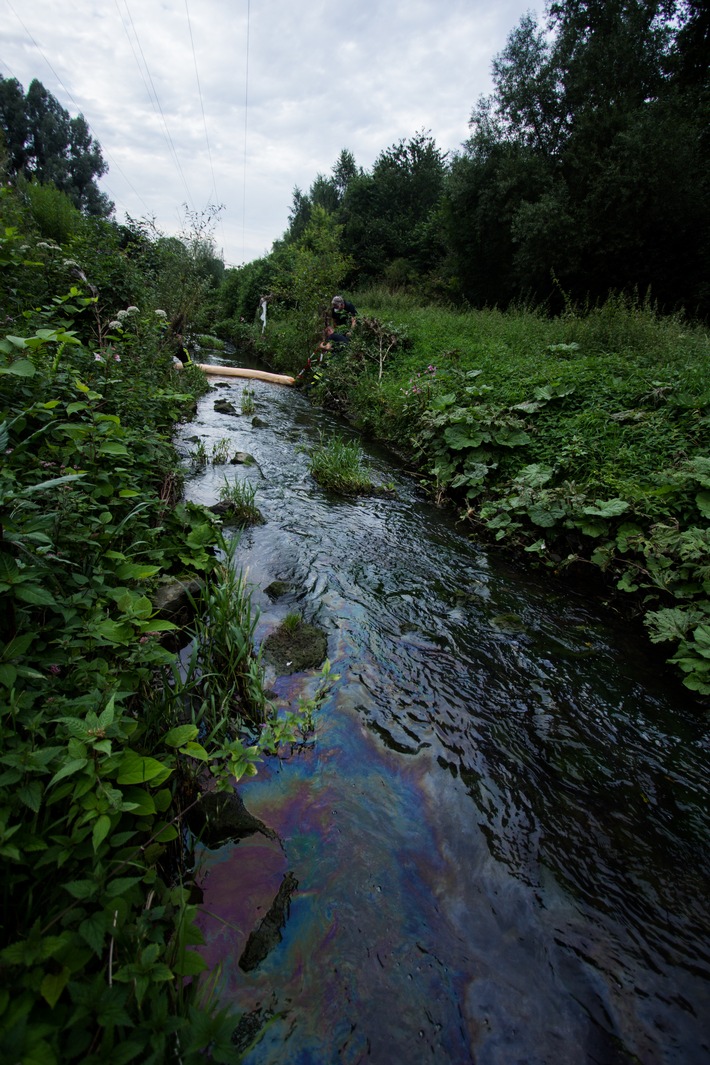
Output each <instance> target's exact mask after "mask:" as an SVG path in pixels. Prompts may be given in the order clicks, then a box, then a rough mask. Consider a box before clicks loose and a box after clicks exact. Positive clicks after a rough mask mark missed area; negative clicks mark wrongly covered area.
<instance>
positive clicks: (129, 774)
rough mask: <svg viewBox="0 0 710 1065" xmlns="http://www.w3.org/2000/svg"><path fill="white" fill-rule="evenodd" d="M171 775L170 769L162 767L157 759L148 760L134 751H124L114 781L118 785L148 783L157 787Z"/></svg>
mask: <svg viewBox="0 0 710 1065" xmlns="http://www.w3.org/2000/svg"><path fill="white" fill-rule="evenodd" d="M171 773H172V769H170V768H169V767H168V766H165V765H163V763H162V762H159V761H158V760H157V758H149V757H147V756H146V755H142V754H137V753H136V752H135V751H126V753H125V754H124V756H123V758H122V760H121V765H120V767H119V770H118V776H117V777H116V780H117V781H118V783H119V784H147V783H148V781H150V782H151V783H152V784H153V785H154V786H155V787H157V786H158V785H159V784H164V783H165V781H166V780H167V779H168V777H169V776H170V774H171Z"/></svg>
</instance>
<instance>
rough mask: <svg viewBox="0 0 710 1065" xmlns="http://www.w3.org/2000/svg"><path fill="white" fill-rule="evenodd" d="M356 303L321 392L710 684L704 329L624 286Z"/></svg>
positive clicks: (689, 676)
mask: <svg viewBox="0 0 710 1065" xmlns="http://www.w3.org/2000/svg"><path fill="white" fill-rule="evenodd" d="M357 305H358V307H359V308H363V309H365V311H366V315H365V325H364V328H363V327H360V326H358V327H357V328H356V329H355V331H354V332H353V335H352V337H351V340H350V343H349V344H348V345H347V347H345V348H344V349H343V350H342V351H341V352H340V354H339V355H338V356H337V357H336V356H332V357H331V358H330V360H329V362H328V363H327V364H326V366H325V368H324V369H322V371H321V378H320V380H319V382H317V384H316V386H315V387H314V388H313V390H312V395H313V396H314V398H315V399H316V400H317V401H319V402H322V403H324V404H326V405H328V406H331V407H334V408H336V409H339V410H340V411H342V412H343V413H344V414H345V415H346V416H347V417H348V418H349V419H350V420H351V421H353V422H354V423H355V424H356V425H357V426H359V428H360V429H361V430H362V431H363V432H364V433H366V434H367V435H370V436H373V437H375V438H377V439H379V440H382V441H385V442H387V443H388V444H390V445H391V446H393V447H394V448H395V449H396V450H397V451H398V452H399V453H400V454H401V455H403V456H404V457H405V458H406V459H407V460H408V461H409V462H410V463H411V464H412V465H413V466H414V467H415V468H416V470H417V472H418V475H419V477H420V479H421V481H422V484H423V485H424V486H425V487H426V488H427V490H428V491H429V492H430V493H431V494H432V495H433V496H434V497H435V498H436V499H437V500H438V501H439V502H441V503H449V504H453V505H455V506H457V507H458V508H459V510H460V512H461V516H462V520H464V521H465V522H466V523H468V524H469V525H470V526H471V528H472V530H473V531H475V534H476V535H478V536H482V537H484V538H488V539H492V540H494V541H495V542H498V543H500V544H501V545H503V546H506V547H508V548H509V549H511V550H513V551H521V552H525V553H526V555H527V557H528V558H529V559H531V560H534V562H535V564H537V565H543V566H545V567H548V568H549V569H551V570H553V571H554V572H555V573H557V574H562V573H564V572H568V573H572V572H576V573H580V572H583V571H586V572H588V573H589V574H590V575H591V574H593V573H597V574H598V575H599V577H600V584H602V585H603V587H604V588H605V589H606V591H607V593H608V592H610V591H611V592H614V593H615V594H614V595H613V596H612V599H616V601H617V602H620V601H621V602H625V603H626V605H627V606H628V607H629V608H630V610H631V611H632V612H633V613H635V614H637V615H638V616H639V617H641V618H642V619H643V622H644V624H645V626H646V629H647V632H648V636H649V638H650V639H651V640H652V641H654V642H657V643H659V644H660V645H661V646H662V647H663V650H664V653H665V655H666V657H667V658H668V659H669V660H670V662H671V663H672V665H673V666H674V668H675V669H676V670H677V671H678V672H679V675H680V676H681V677H682V679H683V682H684V683H685V685H686V686H687V687H688V688H690V689H691V690H692V691H694V692H697V693H698V694H699V695H701V696H706V695H709V694H710V531H709V530H708V517H709V516H710V459H709V458H708V436H709V433H708V430H709V428H710V408H709V404H710V370H709V368H708V367H709V356H710V340H709V339H708V334H707V330H706V329H704V328H703V327H702V326H700V325H692V324H690V323H688V322H687V321H685V320H684V319H683V317H682V316H680V315H679V316H677V317H660V316H659V315H657V314H656V312H655V311H654V308H653V307H652V306H651V305H650V304H649V303H648V302H643V301H638V300H633V299H628V298H623V297H610V298H609V299H608V300H607V302H606V303H605V304H604V305H603V306H599V307H594V308H584V309H575V308H573V307H568V308H567V310H566V312H565V313H564V314H562V315H560V316H558V317H556V318H549V317H547V316H545V315H544V314H542V313H538V312H536V311H532V310H529V309H520V310H518V311H515V310H511V311H509V312H507V313H502V312H500V311H497V310H482V311H470V312H461V311H454V310H447V309H444V308H441V307H435V306H426V307H422V306H419V305H418V304H417V303H416V301H414V300H413V299H411V298H409V297H406V296H404V297H393V296H392V295H391V294H389V293H387V292H386V291H383V290H371V291H369V292H364V293H360V294H358V296H357ZM373 321H374V322H375V323H377V322H378V321H379V322H380V326H379V327H378V328H376V329H375V328H373V325H372V323H373ZM397 334H399V337H400V342H397V341H396V337H397ZM382 335H385V336H386V337H387V348H386V354H387V357H386V361H385V360H383V358H382V345H381V343H380V342H379V340H378V336H380V337H381V336H382ZM281 368H283V366H282V367H281Z"/></svg>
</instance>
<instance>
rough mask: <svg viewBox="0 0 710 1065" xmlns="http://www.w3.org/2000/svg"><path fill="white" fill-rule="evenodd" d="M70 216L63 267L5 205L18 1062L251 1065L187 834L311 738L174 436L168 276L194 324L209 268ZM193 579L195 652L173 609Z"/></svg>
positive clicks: (10, 1018) (27, 213)
mask: <svg viewBox="0 0 710 1065" xmlns="http://www.w3.org/2000/svg"><path fill="white" fill-rule="evenodd" d="M61 197H62V194H61V193H59V192H56V196H55V197H54V199H55V201H56V202H57V203H63V204H64V206H65V212H64V215H65V218H66V219H68V220H69V222H70V223H71V227H70V228H71V237H70V247H67V248H63V247H61V246H59V245H58V244H57V243H55V242H54V241H53V240H47V239H45V236H44V234H43V233H41V232H38V229H37V221H36V217H35V215H34V213H33V211H32V210H31V209H30V206H29V205H28V202H27V201H26V200H25V199H23V198H22V197H20V196H19V195H17V194H16V193H15V192H14V191H13V190H12V189H10V188H8V187H3V188H2V190H0V221H1V222H2V226H1V228H0V301H1V304H2V306H3V309H4V311H5V316H6V317H5V322H4V329H3V331H2V334H1V335H0V449H2V452H3V465H2V470H1V471H0V591H1V592H2V596H3V610H2V612H1V614H0V853H1V854H2V858H3V878H2V899H3V913H4V921H3V928H2V935H1V936H0V1045H1V1046H2V1048H3V1057H4V1058H7V1060H11V1061H28V1062H29V1061H42V1062H43V1063H45V1062H46V1063H48V1065H51V1063H57V1065H58V1063H59V1062H62V1063H64V1062H67V1063H68V1062H74V1061H76V1062H78V1061H81V1062H82V1063H92V1062H93V1063H97V1062H100V1061H107V1060H111V1061H124V1062H132V1061H141V1062H155V1063H161V1062H164V1061H167V1060H173V1059H174V1060H180V1061H184V1062H198V1061H203V1060H205V1054H207V1053H209V1056H210V1057H211V1059H212V1060H214V1061H227V1060H233V1059H234V1051H233V1048H232V1046H231V1041H230V1040H231V1033H232V1031H233V1028H234V1023H235V1022H234V1021H233V1019H231V1018H230V1017H229V1016H228V1015H227V1014H226V1013H223V1012H221V1011H219V1010H217V1009H216V1008H215V1005H214V999H213V998H212V997H211V993H210V984H209V983H208V984H206V985H204V984H203V982H202V981H201V980H200V979H199V977H200V974H201V973H202V971H203V970H204V968H205V964H204V962H203V960H202V958H201V956H200V955H199V953H198V952H197V951H196V950H195V949H194V947H195V946H197V945H198V944H199V943H200V935H199V932H198V930H197V928H196V925H195V920H194V919H195V915H196V906H195V905H194V904H193V903H192V902H191V901H190V895H191V892H190V878H191V875H192V854H191V843H190V837H189V835H187V834H186V832H185V830H184V818H185V815H186V813H187V811H188V809H189V807H190V806H191V805H192V804H193V803H194V802H195V801H196V800H197V799H198V797H199V795H200V793H201V792H202V791H203V790H204V789H205V787H207V786H208V784H209V783H210V782H211V783H212V786H216V787H222V788H231V787H232V786H233V781H234V779H239V778H240V777H241V776H242V775H243V774H244V773H252V772H254V771H255V766H256V764H257V762H258V760H259V758H260V757H261V756H262V753H263V752H265V751H266V750H269V751H271V750H273V747H274V744H275V743H276V742H277V741H278V735H279V734H280V733H279V730H281V731H284V730H285V729H287V728H291V729H294V728H296V727H297V723H298V722H299V721H300V720H301V718H300V716H299V712H296V713H294V714H291V713H288V712H287V713H286V714H283V713H282V714H281V715H279V716H276V715H275V713H274V711H273V709H272V708H271V707H270V705H269V704H268V703H267V700H266V697H265V694H264V689H263V684H262V673H261V667H260V662H259V658H258V656H256V655H255V654H254V652H253V636H254V626H255V624H256V615H255V613H254V611H253V610H252V607H251V600H250V597H249V593H248V589H247V588H246V585H245V582H244V579H243V577H242V576H241V574H239V573H238V571H237V568H236V565H235V559H234V545H233V544H229V543H226V542H225V541H224V540H223V538H222V535H221V531H220V527H219V524H218V523H217V521H216V519H215V518H214V516H213V515H212V514H211V513H210V512H208V511H207V510H205V509H204V508H202V507H200V506H197V505H194V504H191V503H186V502H184V501H182V499H181V494H182V472H181V469H180V465H179V462H178V459H177V456H176V454H175V451H174V449H173V446H172V444H171V441H170V437H171V433H172V430H173V428H174V426H175V424H176V422H177V421H178V420H180V419H183V418H186V417H189V416H190V414H191V412H192V411H193V410H194V407H195V403H196V399H197V397H198V396H199V395H200V394H201V393H202V392H204V391H206V390H207V389H208V385H207V382H206V379H205V377H204V375H203V374H202V373H201V372H200V371H198V370H197V369H196V368H195V367H192V368H187V369H186V370H184V371H182V372H181V373H177V372H176V371H175V370H174V369H173V365H172V355H171V349H170V335H169V330H168V327H167V321H168V312H167V311H166V310H165V309H164V307H161V306H160V304H159V303H158V295H157V294H158V293H159V292H160V293H163V294H164V293H165V288H166V286H165V274H164V273H161V270H160V269H158V268H157V267H156V262H158V263H161V264H162V267H163V268H164V269H165V271H166V272H167V274H168V275H169V276H170V277H173V278H174V277H175V276H178V275H179V276H181V277H182V278H183V280H184V282H185V285H186V286H187V287H186V288H185V289H184V290H183V292H182V296H180V294H179V293H176V292H175V290H173V296H174V299H175V302H174V303H173V304H172V306H171V314H172V313H174V314H175V315H176V316H177V317H180V316H185V315H186V314H187V311H186V310H185V308H187V307H189V306H193V305H194V304H195V301H198V297H199V293H200V292H201V291H202V289H203V287H204V278H203V277H201V275H200V271H199V269H198V268H197V267H196V266H195V262H194V260H191V258H190V257H191V254H198V253H199V251H200V248H201V245H200V244H199V242H198V243H195V242H193V243H192V244H190V245H189V246H183V245H181V246H180V248H176V249H174V256H173V258H170V256H169V255H168V254H167V247H166V245H165V244H164V243H160V242H158V245H157V246H155V245H153V246H151V245H150V243H149V241H148V240H147V238H146V237H145V236H140V238H139V239H138V241H137V250H136V255H135V259H134V260H133V262H131V260H130V257H129V256H126V257H125V258H121V257H117V258H116V260H115V261H114V260H111V261H110V262H107V261H106V257H105V256H106V248H105V246H104V244H103V240H102V241H101V242H100V243H99V245H98V246H96V245H95V243H94V241H93V239H92V237H93V236H96V235H97V233H100V234H101V236H102V238H105V239H106V245H107V246H108V248H109V249H110V248H111V247H113V244H112V234H113V228H112V226H111V224H110V223H108V222H101V223H96V222H95V221H89V220H87V219H86V217H85V216H83V215H81V214H80V213H79V212H77V211H76V210H75V209H74V208H72V207H71V206H70V205H68V204H67V201H65V200H62V199H61ZM97 225H99V226H100V227H101V228H100V229H97V228H96V226H97ZM151 247H153V250H154V251H155V253H156V255H155V258H154V259H153V266H152V268H151V270H150V271H148V272H147V273H145V272H143V270H144V267H145V263H146V260H147V259H149V258H150V255H149V253H150V251H151ZM190 249H192V250H190ZM80 251H81V253H82V255H81V259H80V260H79V259H78V258H77V255H78V254H79V252H80ZM94 253H95V254H94ZM92 254H93V256H94V257H93V258H92ZM183 268H185V269H183ZM89 276H91V277H92V279H93V278H100V279H101V280H102V284H103V283H104V282H105V287H104V288H98V287H97V286H96V285H94V284H93V281H92V282H89V281H88V280H87V278H88V277H89ZM188 282H191V284H192V285H193V287H192V288H190V287H189V285H188ZM97 293H98V294H97ZM196 293H197V295H196ZM124 295H125V296H126V299H125V300H124V298H123V296H124ZM180 299H182V300H183V301H184V302H182V303H181V302H180ZM185 320H187V318H185ZM220 555H221V557H222V559H223V561H222V562H220V560H219V557H220ZM196 578H199V581H200V583H201V585H202V588H203V592H202V596H201V599H200V604H199V610H198V614H197V617H196V620H195V622H194V624H193V626H192V628H191V629H190V630H187V631H185V632H183V633H182V634H181V633H180V632H179V631H178V629H177V625H176V623H175V621H173V620H169V619H168V618H167V617H164V616H161V615H160V614H159V613H158V612H157V610H156V608H155V607H154V605H153V604H154V600H155V599H156V598H157V593H158V591H159V589H160V587H161V586H162V585H163V584H164V583H167V584H171V583H174V582H176V581H178V582H180V583H182V584H187V583H188V582H192V581H194V580H195V579H196ZM190 639H192V645H191V646H192V655H191V658H190V660H189V661H188V663H187V665H185V666H183V665H181V662H180V659H179V658H178V655H177V652H176V650H175V648H176V646H178V645H179V644H180V643H186V642H187V641H189V640H190ZM262 725H266V726H267V729H264V730H263V732H264V735H263V738H262V728H261V726H262Z"/></svg>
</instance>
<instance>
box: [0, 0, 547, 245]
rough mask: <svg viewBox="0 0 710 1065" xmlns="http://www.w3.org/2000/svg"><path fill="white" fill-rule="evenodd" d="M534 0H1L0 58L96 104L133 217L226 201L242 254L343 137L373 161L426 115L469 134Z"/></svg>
mask: <svg viewBox="0 0 710 1065" xmlns="http://www.w3.org/2000/svg"><path fill="white" fill-rule="evenodd" d="M540 7H541V5H539V6H538V12H539V11H540ZM527 10H535V8H534V6H531V4H530V3H526V2H524V0H489V2H485V0H448V2H446V3H442V2H441V0H407V2H404V0H379V2H377V0H357V2H352V0H343V2H341V3H340V4H332V3H326V2H325V0H140V3H139V2H137V0H102V2H100V3H98V2H96V0H72V3H71V4H63V5H61V6H60V7H58V5H57V3H56V0H29V2H28V0H25V2H24V3H22V2H21V0H0V12H1V13H2V29H1V30H0V73H1V74H2V75H3V76H4V77H16V78H17V79H18V81H20V83H21V84H22V86H23V88H24V90H25V91H27V89H28V87H29V84H30V82H31V81H32V79H33V78H38V79H39V80H40V81H41V82H42V84H43V85H44V86H45V88H47V89H48V90H49V91H50V92H51V93H53V95H54V96H56V98H57V99H58V100H59V102H60V103H61V104H62V106H64V107H65V108H66V109H67V110H68V111H69V112H70V113H71V114H72V115H75V114H77V113H79V112H81V113H82V114H83V115H84V117H85V118H86V120H87V122H88V123H89V126H90V128H91V131H92V133H93V135H94V137H95V139H96V140H98V141H99V142H100V144H101V148H102V151H103V155H104V158H105V159H106V161H107V163H108V164H109V172H108V174H107V175H106V176H105V177H104V178H103V179H102V181H101V188H102V189H103V190H104V191H105V192H107V193H108V195H109V196H110V198H111V199H112V200H113V201H114V202H115V205H116V217H117V219H119V220H120V221H122V220H123V219H124V217H125V215H126V214H129V215H131V216H132V217H133V218H146V217H154V218H155V221H156V223H157V225H158V227H159V228H160V229H161V230H162V231H163V232H165V233H169V234H174V233H179V232H180V229H181V226H182V224H183V223H184V217H185V216H184V210H183V208H182V205H183V204H187V206H188V208H189V209H190V210H191V211H195V212H197V213H201V212H202V211H203V210H204V209H205V208H206V207H207V205H208V204H209V203H219V204H223V205H224V210H222V211H221V212H220V214H219V216H218V221H217V223H216V224H215V227H214V240H215V244H216V247H217V250H218V251H221V252H222V253H223V254H224V258H225V261H226V262H227V263H228V264H229V265H235V266H236V265H239V264H241V263H242V262H248V261H250V260H251V259H254V258H256V257H258V256H260V255H263V254H264V253H266V252H267V251H268V250H269V249H270V247H271V244H272V242H273V241H274V240H275V239H277V238H278V237H280V236H281V235H282V234H283V232H284V230H285V229H286V226H287V224H288V212H289V208H290V206H291V202H292V194H293V188H294V186H295V185H298V186H299V187H300V188H301V189H302V190H303V191H304V192H307V191H308V189H309V188H310V185H311V183H312V181H313V180H314V178H315V177H316V175H317V174H318V173H321V174H325V175H329V174H330V172H331V169H332V167H333V165H334V163H335V162H336V160H337V158H338V156H339V154H340V152H341V150H342V149H343V148H348V149H349V150H350V151H351V152H352V153H353V155H354V156H355V160H356V162H357V164H358V165H359V166H361V167H364V168H365V169H369V168H370V167H371V166H372V164H373V163H374V161H375V159H376V158H377V156H378V155H379V153H380V152H381V151H382V150H383V149H385V148H388V147H390V146H391V145H393V144H396V143H398V142H399V141H400V140H402V139H408V138H409V137H411V136H413V134H415V133H416V132H418V131H420V130H425V131H431V134H432V135H433V137H434V138H435V140H436V143H437V146H438V147H439V148H441V149H442V150H446V151H449V150H457V149H458V148H460V146H461V144H462V143H463V141H464V140H465V139H466V137H467V136H468V120H469V117H470V114H471V110H472V108H473V106H474V104H475V103H476V101H477V99H478V97H479V96H480V95H481V94H482V93H487V92H489V91H490V89H491V78H490V70H491V60H492V59H493V57H494V55H496V54H497V53H498V52H500V51H501V50H502V48H503V47H504V46H505V42H506V38H507V36H508V34H509V33H510V31H511V30H512V29H513V28H514V27H515V26H516V25H517V23H518V22H519V20H520V18H521V16H522V15H523V14H524V13H525V12H526V11H527ZM193 46H194V47H193ZM247 60H248V62H247Z"/></svg>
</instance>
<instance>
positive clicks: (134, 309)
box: [126, 305, 138, 314]
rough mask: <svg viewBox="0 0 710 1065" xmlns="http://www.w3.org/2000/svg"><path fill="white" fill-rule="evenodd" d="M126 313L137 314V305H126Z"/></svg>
mask: <svg viewBox="0 0 710 1065" xmlns="http://www.w3.org/2000/svg"><path fill="white" fill-rule="evenodd" d="M126 314H138V307H134V306H133V305H131V306H130V307H126Z"/></svg>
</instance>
